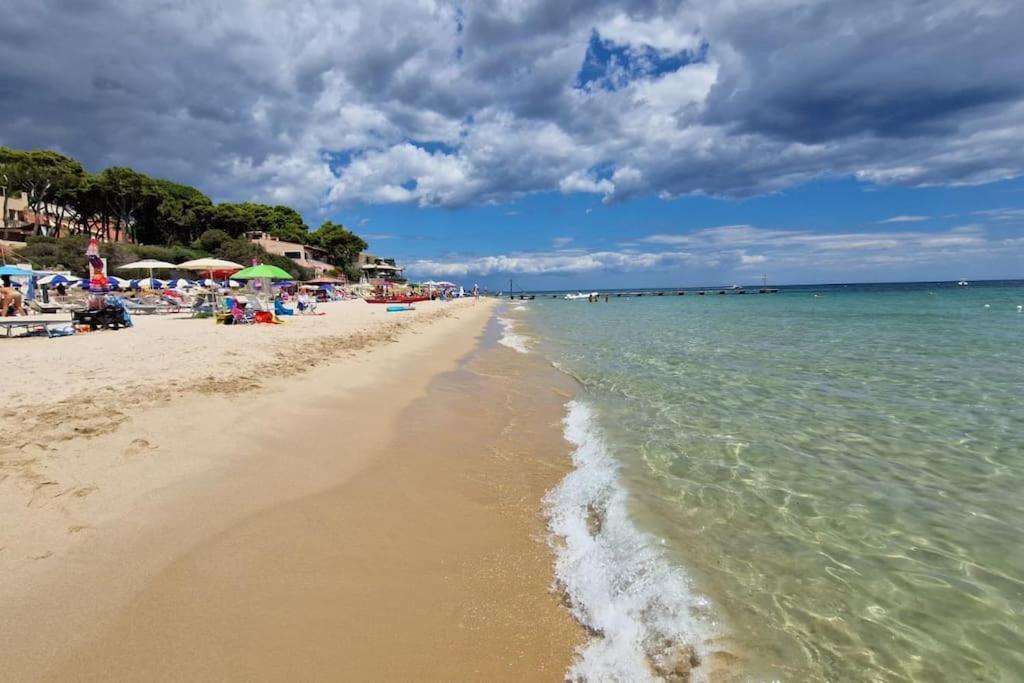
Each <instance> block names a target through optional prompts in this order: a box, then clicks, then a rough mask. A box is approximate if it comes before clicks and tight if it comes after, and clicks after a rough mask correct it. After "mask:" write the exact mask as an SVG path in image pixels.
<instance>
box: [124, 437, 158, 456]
mask: <svg viewBox="0 0 1024 683" xmlns="http://www.w3.org/2000/svg"><path fill="white" fill-rule="evenodd" d="M156 449H157V447H156V446H155V445H153V444H152V443H150V442H149V441H147V440H146V439H133V440H132V442H131V443H130V444H128V446H127V447H126V448H125V449H124V451H122V455H124V457H126V458H129V459H130V458H137V457H139V456H140V455H145V454H146V453H148V452H150V451H155V450H156Z"/></svg>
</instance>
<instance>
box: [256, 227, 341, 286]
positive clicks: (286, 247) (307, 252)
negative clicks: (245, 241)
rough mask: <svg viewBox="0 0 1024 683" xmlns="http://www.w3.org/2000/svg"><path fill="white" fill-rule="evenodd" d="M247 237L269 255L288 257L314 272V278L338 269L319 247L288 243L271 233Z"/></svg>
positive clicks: (260, 233) (257, 233)
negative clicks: (327, 259)
mask: <svg viewBox="0 0 1024 683" xmlns="http://www.w3.org/2000/svg"><path fill="white" fill-rule="evenodd" d="M246 236H247V237H248V238H249V239H250V240H251V241H252V242H253V243H255V244H258V245H260V246H261V247H263V248H264V249H265V250H266V251H267V253H270V254H277V255H278V256H287V257H288V258H290V259H291V260H292V261H295V263H297V264H298V265H300V266H302V267H303V268H307V269H309V270H310V271H312V272H313V276H314V277H318V278H319V277H323V276H324V275H326V274H327V273H328V272H330V271H333V270H336V268H335V267H334V266H333V265H331V264H330V263H328V262H327V261H326V258H327V252H326V251H325V250H323V249H320V248H319V247H312V246H310V245H308V244H300V243H299V242H288V241H286V240H282V239H278V238H277V237H274V236H273V235H271V234H270V233H267V232H259V231H253V232H248V233H246Z"/></svg>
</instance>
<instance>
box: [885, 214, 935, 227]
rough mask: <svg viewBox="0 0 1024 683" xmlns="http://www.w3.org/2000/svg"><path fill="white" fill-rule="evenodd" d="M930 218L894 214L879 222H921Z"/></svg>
mask: <svg viewBox="0 0 1024 683" xmlns="http://www.w3.org/2000/svg"><path fill="white" fill-rule="evenodd" d="M926 220H928V216H893V217H892V218H886V219H885V220H884V221H878V222H879V224H881V225H885V224H887V223H920V222H921V221H926Z"/></svg>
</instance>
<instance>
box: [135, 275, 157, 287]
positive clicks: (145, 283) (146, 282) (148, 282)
mask: <svg viewBox="0 0 1024 683" xmlns="http://www.w3.org/2000/svg"><path fill="white" fill-rule="evenodd" d="M132 284H133V285H134V286H136V287H138V288H139V289H161V288H162V287H163V286H164V283H163V281H162V280H158V279H156V278H155V277H145V278H142V279H141V280H133V281H132Z"/></svg>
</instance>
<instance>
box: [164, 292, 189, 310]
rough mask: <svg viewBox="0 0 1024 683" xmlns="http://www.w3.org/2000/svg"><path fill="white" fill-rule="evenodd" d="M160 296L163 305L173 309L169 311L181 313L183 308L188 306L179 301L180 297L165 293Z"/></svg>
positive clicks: (185, 308)
mask: <svg viewBox="0 0 1024 683" xmlns="http://www.w3.org/2000/svg"><path fill="white" fill-rule="evenodd" d="M160 298H161V300H162V303H163V305H164V306H166V307H167V308H168V309H173V310H170V311H169V312H171V313H181V312H182V311H183V310H187V309H188V308H189V305H188V304H186V303H185V302H183V301H181V300H180V299H175V298H174V297H170V296H166V295H165V296H162V297H160Z"/></svg>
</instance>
